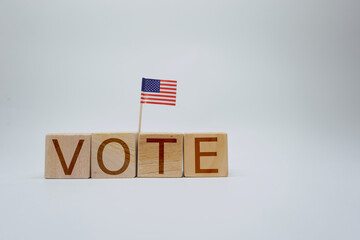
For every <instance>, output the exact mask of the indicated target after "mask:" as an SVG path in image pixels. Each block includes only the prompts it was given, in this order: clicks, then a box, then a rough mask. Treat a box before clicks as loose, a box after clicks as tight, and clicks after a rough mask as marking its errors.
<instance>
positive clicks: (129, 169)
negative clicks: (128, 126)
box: [91, 132, 137, 178]
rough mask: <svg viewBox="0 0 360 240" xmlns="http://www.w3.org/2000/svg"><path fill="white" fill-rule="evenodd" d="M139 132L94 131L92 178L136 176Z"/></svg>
mask: <svg viewBox="0 0 360 240" xmlns="http://www.w3.org/2000/svg"><path fill="white" fill-rule="evenodd" d="M136 146H137V133H134V132H133V133H131V132H129V133H94V134H92V144H91V178H133V177H135V176H136Z"/></svg>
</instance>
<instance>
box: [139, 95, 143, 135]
mask: <svg viewBox="0 0 360 240" xmlns="http://www.w3.org/2000/svg"><path fill="white" fill-rule="evenodd" d="M141 118H142V103H141V101H140V115H139V130H138V136H140V131H141Z"/></svg>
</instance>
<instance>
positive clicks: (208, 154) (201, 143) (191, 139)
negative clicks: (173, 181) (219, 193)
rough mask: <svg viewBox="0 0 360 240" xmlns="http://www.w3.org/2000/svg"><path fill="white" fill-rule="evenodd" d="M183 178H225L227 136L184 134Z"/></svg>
mask: <svg viewBox="0 0 360 240" xmlns="http://www.w3.org/2000/svg"><path fill="white" fill-rule="evenodd" d="M184 176H185V177H227V176H228V144H227V134H226V133H185V134H184Z"/></svg>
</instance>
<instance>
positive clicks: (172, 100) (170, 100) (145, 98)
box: [141, 97, 176, 102]
mask: <svg viewBox="0 0 360 240" xmlns="http://www.w3.org/2000/svg"><path fill="white" fill-rule="evenodd" d="M141 99H142V100H158V101H166V102H176V100H174V99H162V98H147V97H142V98H141Z"/></svg>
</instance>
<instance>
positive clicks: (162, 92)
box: [160, 90, 176, 95]
mask: <svg viewBox="0 0 360 240" xmlns="http://www.w3.org/2000/svg"><path fill="white" fill-rule="evenodd" d="M160 93H170V94H174V95H175V94H176V92H167V91H161V90H160Z"/></svg>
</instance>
